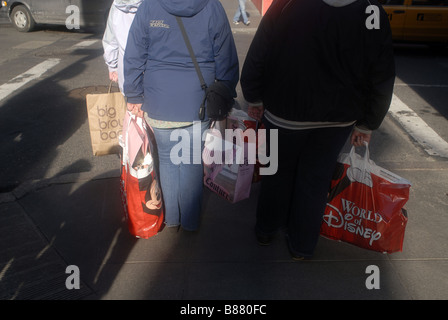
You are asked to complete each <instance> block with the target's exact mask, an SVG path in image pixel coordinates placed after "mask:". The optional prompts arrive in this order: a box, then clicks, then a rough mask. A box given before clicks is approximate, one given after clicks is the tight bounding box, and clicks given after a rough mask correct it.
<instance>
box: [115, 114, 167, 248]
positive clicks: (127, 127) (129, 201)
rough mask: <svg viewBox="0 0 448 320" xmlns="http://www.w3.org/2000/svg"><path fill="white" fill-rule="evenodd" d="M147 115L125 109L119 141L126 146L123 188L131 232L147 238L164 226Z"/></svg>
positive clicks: (122, 170)
mask: <svg viewBox="0 0 448 320" xmlns="http://www.w3.org/2000/svg"><path fill="white" fill-rule="evenodd" d="M147 128H148V126H147V124H146V122H145V120H144V119H142V118H138V117H135V116H133V115H131V113H130V112H128V111H127V112H126V114H125V117H124V121H123V134H122V135H121V136H120V145H121V146H122V148H123V154H122V165H121V176H120V192H121V199H122V203H123V208H124V212H125V216H126V221H127V224H128V228H129V232H130V233H131V234H132V235H133V236H135V237H137V238H144V239H148V238H150V237H152V236H154V235H156V234H157V233H158V232H159V231H160V230H161V228H162V224H163V219H164V208H163V199H162V192H161V189H160V184H159V180H158V176H157V171H156V170H155V165H154V159H153V154H152V152H151V148H150V143H149V141H150V139H151V136H150V132H149V131H148V130H147Z"/></svg>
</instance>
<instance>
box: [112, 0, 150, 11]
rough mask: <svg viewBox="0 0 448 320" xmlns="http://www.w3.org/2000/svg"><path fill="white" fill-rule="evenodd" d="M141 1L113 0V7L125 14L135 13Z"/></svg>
mask: <svg viewBox="0 0 448 320" xmlns="http://www.w3.org/2000/svg"><path fill="white" fill-rule="evenodd" d="M142 2H143V0H114V6H115V7H116V8H117V9H119V10H121V11H123V12H126V13H136V12H137V9H138V7H139V5H140V4H141V3H142Z"/></svg>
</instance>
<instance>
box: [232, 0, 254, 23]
mask: <svg viewBox="0 0 448 320" xmlns="http://www.w3.org/2000/svg"><path fill="white" fill-rule="evenodd" d="M241 17H242V18H243V23H244V24H245V25H246V26H248V25H249V24H250V21H249V19H248V18H247V12H246V0H238V9H236V12H235V15H234V16H233V23H234V24H239V23H240V20H241Z"/></svg>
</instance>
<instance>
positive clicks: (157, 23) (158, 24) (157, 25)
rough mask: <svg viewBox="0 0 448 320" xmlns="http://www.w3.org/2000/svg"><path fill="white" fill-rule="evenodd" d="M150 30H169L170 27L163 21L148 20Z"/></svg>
mask: <svg viewBox="0 0 448 320" xmlns="http://www.w3.org/2000/svg"><path fill="white" fill-rule="evenodd" d="M149 27H150V28H165V29H169V28H170V25H169V24H166V23H165V21H164V20H150V21H149Z"/></svg>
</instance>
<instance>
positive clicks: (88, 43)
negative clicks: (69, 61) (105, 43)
mask: <svg viewBox="0 0 448 320" xmlns="http://www.w3.org/2000/svg"><path fill="white" fill-rule="evenodd" d="M98 41H99V40H84V41H81V42H78V43H77V44H75V45H73V46H71V47H70V48H68V49H67V50H75V49H82V48H87V47H90V46H91V45H92V44H94V43H97V42H98Z"/></svg>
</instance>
